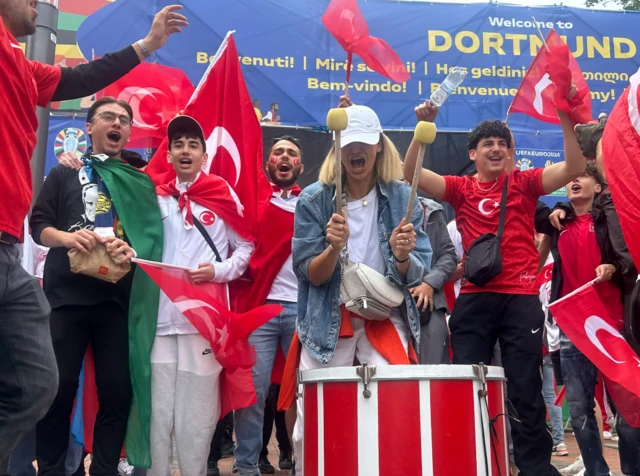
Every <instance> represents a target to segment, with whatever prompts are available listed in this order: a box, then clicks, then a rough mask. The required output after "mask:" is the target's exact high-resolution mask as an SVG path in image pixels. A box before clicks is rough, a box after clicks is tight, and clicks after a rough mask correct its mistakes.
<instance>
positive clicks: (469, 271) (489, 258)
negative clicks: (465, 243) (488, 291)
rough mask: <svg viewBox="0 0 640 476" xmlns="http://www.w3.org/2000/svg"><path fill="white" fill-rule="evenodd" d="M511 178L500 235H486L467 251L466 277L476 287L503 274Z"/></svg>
mask: <svg viewBox="0 0 640 476" xmlns="http://www.w3.org/2000/svg"><path fill="white" fill-rule="evenodd" d="M508 188H509V176H508V175H507V176H506V177H505V179H504V186H503V187H502V199H501V200H500V222H499V224H498V234H497V235H494V234H493V233H485V234H484V235H481V236H479V237H478V238H476V239H475V240H474V241H473V243H471V246H470V247H469V249H468V250H467V259H466V261H465V262H464V277H465V279H466V280H467V281H469V282H470V283H472V284H475V285H476V286H480V287H482V286H484V285H485V284H487V283H488V282H489V281H491V280H492V279H493V278H495V277H496V276H498V275H499V274H500V273H501V272H502V251H501V250H500V241H501V240H502V232H503V231H504V217H505V215H506V213H507V195H508V193H509V190H508Z"/></svg>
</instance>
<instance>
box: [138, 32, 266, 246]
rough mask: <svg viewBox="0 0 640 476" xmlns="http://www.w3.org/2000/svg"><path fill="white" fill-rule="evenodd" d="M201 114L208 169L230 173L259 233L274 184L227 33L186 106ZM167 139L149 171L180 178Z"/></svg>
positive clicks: (165, 178) (159, 180)
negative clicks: (266, 168) (265, 166)
mask: <svg viewBox="0 0 640 476" xmlns="http://www.w3.org/2000/svg"><path fill="white" fill-rule="evenodd" d="M184 114H185V115H188V116H191V117H193V118H194V119H196V120H197V121H198V122H199V123H200V125H201V126H202V130H203V132H204V135H205V137H206V138H207V154H208V156H209V158H208V160H207V163H206V165H205V166H204V168H203V170H204V172H206V173H212V174H215V175H218V176H220V177H222V178H223V179H225V180H226V181H227V182H228V183H229V185H231V188H233V190H234V191H235V193H236V195H237V196H238V198H239V199H240V202H241V203H242V205H243V206H244V213H243V216H244V219H245V220H246V222H247V224H248V229H249V230H251V234H252V236H256V230H257V221H258V218H259V217H260V215H261V214H262V213H263V212H264V210H265V209H266V207H267V205H268V204H269V199H270V197H271V185H270V184H269V181H268V180H267V177H266V175H265V173H264V170H263V168H262V129H261V127H260V123H259V122H258V119H257V117H256V113H255V111H254V110H253V104H252V103H251V97H250V96H249V91H248V90H247V85H246V84H245V82H244V77H243V76H242V70H241V69H240V62H239V60H238V51H237V50H236V44H235V41H234V39H233V36H232V35H231V33H227V36H226V37H225V39H224V41H223V42H222V44H221V45H220V48H219V49H218V52H217V53H216V55H215V57H214V59H213V61H212V62H211V63H210V64H209V68H208V69H207V71H206V72H205V73H204V76H203V77H202V79H201V80H200V84H198V87H197V88H196V91H195V93H194V95H193V97H192V98H191V100H190V101H189V104H188V105H187V106H186V108H185V109H184ZM167 150H168V144H167V140H166V134H165V140H163V142H162V144H161V145H160V147H159V148H158V150H157V151H156V153H155V154H154V156H153V158H152V159H151V161H150V163H149V166H148V167H147V169H146V172H147V173H148V174H149V175H150V176H151V178H152V179H153V180H154V182H155V183H156V184H157V185H163V184H166V183H168V182H170V181H171V180H172V179H173V178H175V176H176V173H175V171H174V170H173V166H172V165H171V164H170V163H168V162H167Z"/></svg>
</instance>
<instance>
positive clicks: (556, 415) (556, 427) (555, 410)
mask: <svg viewBox="0 0 640 476" xmlns="http://www.w3.org/2000/svg"><path fill="white" fill-rule="evenodd" d="M553 382H554V380H553V364H552V363H551V356H550V355H549V354H547V355H545V356H544V357H542V396H543V397H544V403H545V404H546V405H547V412H548V413H549V418H550V419H551V434H552V435H553V444H554V446H555V445H559V444H560V443H564V428H563V426H562V408H560V407H558V406H556V405H554V404H553V402H554V401H555V399H556V391H555V385H554V383H553Z"/></svg>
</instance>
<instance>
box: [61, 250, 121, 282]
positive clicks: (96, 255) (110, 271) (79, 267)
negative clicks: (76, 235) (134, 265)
mask: <svg viewBox="0 0 640 476" xmlns="http://www.w3.org/2000/svg"><path fill="white" fill-rule="evenodd" d="M67 254H68V255H69V263H70V264H71V272H73V273H81V274H86V275H87V276H91V277H92V278H96V279H101V280H102V281H107V282H109V283H117V282H118V281H119V280H120V279H121V278H122V277H123V276H124V275H125V274H127V273H128V272H129V271H131V264H130V263H129V262H125V263H122V264H118V263H116V262H115V261H114V260H113V258H112V257H111V255H110V254H109V252H108V251H107V247H106V246H105V245H104V244H102V243H98V244H97V245H96V247H95V248H94V249H93V250H92V251H91V253H89V254H88V255H87V254H84V253H81V252H80V251H78V250H77V249H75V248H74V249H71V250H69V252H68V253H67Z"/></svg>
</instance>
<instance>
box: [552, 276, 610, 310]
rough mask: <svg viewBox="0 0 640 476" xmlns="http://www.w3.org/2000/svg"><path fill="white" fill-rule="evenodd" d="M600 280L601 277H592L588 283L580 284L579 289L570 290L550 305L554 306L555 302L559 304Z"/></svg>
mask: <svg viewBox="0 0 640 476" xmlns="http://www.w3.org/2000/svg"><path fill="white" fill-rule="evenodd" d="M598 281H600V278H596V279H592V280H591V281H589V282H588V283H586V284H583V285H582V286H580V287H579V288H578V289H576V290H575V291H573V292H570V293H569V294H567V295H566V296H564V297H562V298H560V299H558V300H557V301H553V302H552V303H551V304H549V307H551V306H553V305H554V304H558V303H561V302H562V301H564V300H566V299H569V298H570V297H571V296H575V295H576V294H578V293H579V292H580V291H584V290H585V289H586V288H588V287H589V286H593V285H594V284H596V283H597V282H598Z"/></svg>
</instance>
